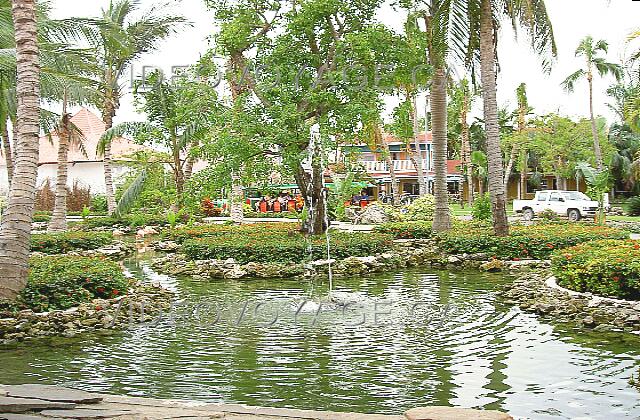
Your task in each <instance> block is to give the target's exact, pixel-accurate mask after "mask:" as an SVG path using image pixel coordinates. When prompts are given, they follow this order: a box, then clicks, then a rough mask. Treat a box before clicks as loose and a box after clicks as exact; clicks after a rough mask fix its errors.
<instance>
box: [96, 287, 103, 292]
mask: <svg viewBox="0 0 640 420" xmlns="http://www.w3.org/2000/svg"><path fill="white" fill-rule="evenodd" d="M96 291H97V292H98V293H104V287H98V288H97V289H96Z"/></svg>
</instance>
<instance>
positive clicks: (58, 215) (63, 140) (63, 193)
mask: <svg viewBox="0 0 640 420" xmlns="http://www.w3.org/2000/svg"><path fill="white" fill-rule="evenodd" d="M62 108H63V110H62V124H61V125H62V127H61V128H62V129H61V130H60V132H59V133H58V179H57V182H56V197H55V205H54V207H53V215H52V217H51V222H49V229H48V230H49V232H64V231H65V230H67V174H68V167H69V165H68V159H69V127H68V118H69V117H68V115H67V104H66V99H65V100H64V101H63V105H62Z"/></svg>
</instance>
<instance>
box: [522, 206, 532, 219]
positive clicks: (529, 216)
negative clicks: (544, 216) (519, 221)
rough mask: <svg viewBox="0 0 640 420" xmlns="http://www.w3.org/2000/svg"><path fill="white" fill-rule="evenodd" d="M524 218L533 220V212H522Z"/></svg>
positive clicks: (529, 210)
mask: <svg viewBox="0 0 640 420" xmlns="http://www.w3.org/2000/svg"><path fill="white" fill-rule="evenodd" d="M522 218H523V219H524V220H533V210H531V209H524V211H523V212H522Z"/></svg>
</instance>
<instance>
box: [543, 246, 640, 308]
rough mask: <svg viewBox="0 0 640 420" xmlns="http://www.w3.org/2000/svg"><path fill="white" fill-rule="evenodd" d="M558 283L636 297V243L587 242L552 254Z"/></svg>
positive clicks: (639, 276) (639, 265) (639, 285)
mask: <svg viewBox="0 0 640 420" xmlns="http://www.w3.org/2000/svg"><path fill="white" fill-rule="evenodd" d="M551 261H552V269H553V273H554V274H555V276H556V278H557V279H558V283H559V284H560V285H561V286H563V287H566V288H568V289H572V290H576V291H578V292H592V293H595V294H596V295H600V296H609V297H615V298H622V299H631V300H640V244H639V243H638V242H637V241H633V240H602V241H594V242H587V243H584V244H580V245H577V246H574V247H571V248H567V249H563V250H561V251H556V252H555V253H554V254H553V258H552V259H551Z"/></svg>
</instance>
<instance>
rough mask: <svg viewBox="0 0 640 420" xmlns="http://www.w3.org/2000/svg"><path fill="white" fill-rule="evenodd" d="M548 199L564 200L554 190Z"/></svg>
mask: <svg viewBox="0 0 640 420" xmlns="http://www.w3.org/2000/svg"><path fill="white" fill-rule="evenodd" d="M549 201H564V200H563V199H562V196H561V195H560V193H557V192H554V193H551V198H549Z"/></svg>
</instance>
